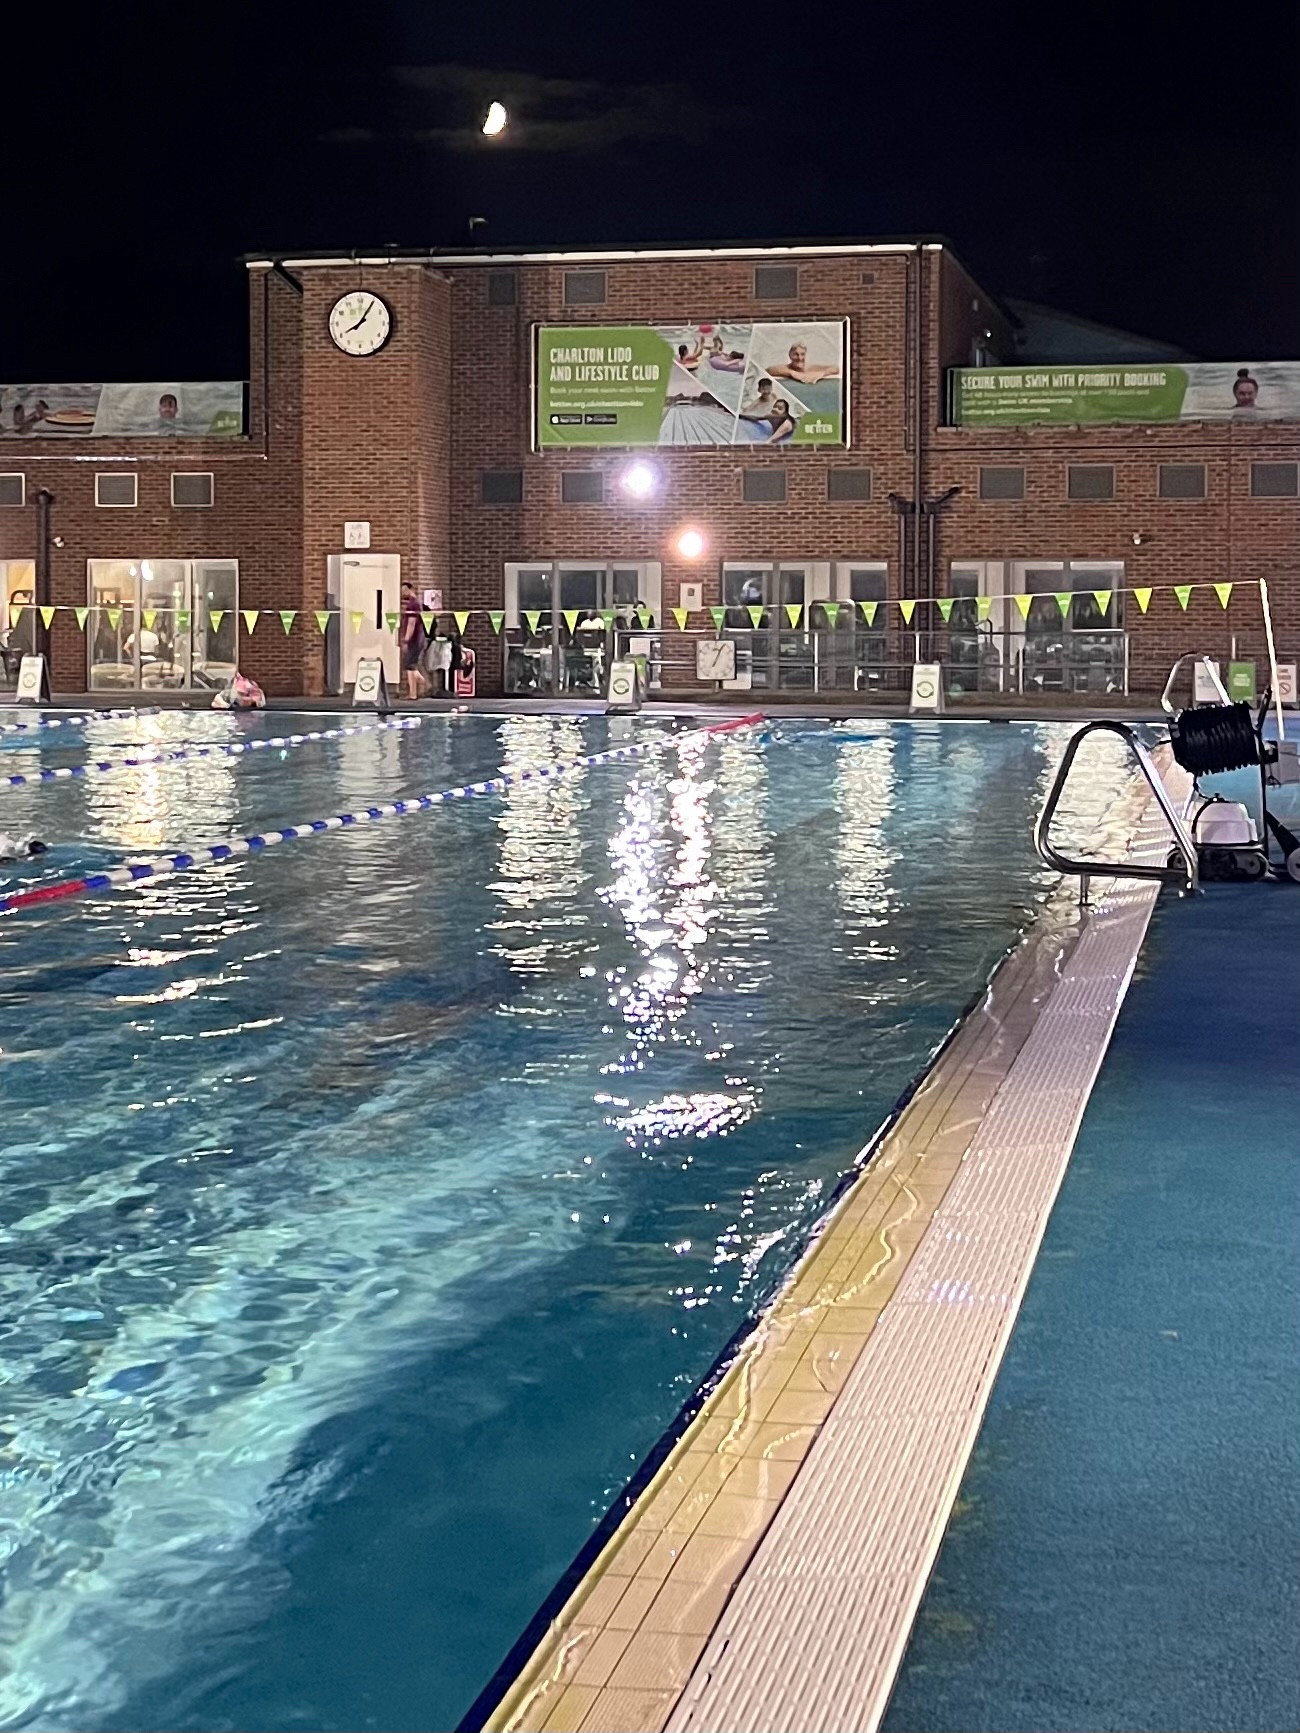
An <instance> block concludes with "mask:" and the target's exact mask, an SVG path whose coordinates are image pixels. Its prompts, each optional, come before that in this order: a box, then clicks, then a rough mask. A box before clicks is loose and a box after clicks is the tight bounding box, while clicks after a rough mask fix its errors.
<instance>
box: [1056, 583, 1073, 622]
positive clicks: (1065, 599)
mask: <svg viewBox="0 0 1300 1733" xmlns="http://www.w3.org/2000/svg"><path fill="white" fill-rule="evenodd" d="M1055 594H1056V605H1057V607H1058V608H1059V609H1060V610H1061V618H1062V619H1064V618H1065V617H1066V615H1067V614H1068V613H1069V611H1070V603H1071V601H1072V600H1073V599H1074V598H1073V596H1072V595H1071V593H1070V591H1069V590H1057V591H1056V592H1055Z"/></svg>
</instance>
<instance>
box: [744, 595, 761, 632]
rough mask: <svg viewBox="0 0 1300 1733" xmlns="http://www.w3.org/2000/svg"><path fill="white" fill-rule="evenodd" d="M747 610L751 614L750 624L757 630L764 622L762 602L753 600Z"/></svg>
mask: <svg viewBox="0 0 1300 1733" xmlns="http://www.w3.org/2000/svg"><path fill="white" fill-rule="evenodd" d="M745 612H746V613H747V614H748V615H749V623H750V625H751V626H753V628H754V630H755V631H757V630H758V628H759V627H760V626H761V625H762V624H763V606H762V603H761V602H751V603H750V604H749V606H748V607H747V608H746V609H745Z"/></svg>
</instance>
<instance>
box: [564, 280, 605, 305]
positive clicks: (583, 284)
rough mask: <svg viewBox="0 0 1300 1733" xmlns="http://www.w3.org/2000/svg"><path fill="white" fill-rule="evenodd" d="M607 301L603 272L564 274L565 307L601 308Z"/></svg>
mask: <svg viewBox="0 0 1300 1733" xmlns="http://www.w3.org/2000/svg"><path fill="white" fill-rule="evenodd" d="M604 299H605V273H604V272H603V271H566V272H565V273H564V305H565V306H566V307H599V306H600V304H601V302H602V301H604Z"/></svg>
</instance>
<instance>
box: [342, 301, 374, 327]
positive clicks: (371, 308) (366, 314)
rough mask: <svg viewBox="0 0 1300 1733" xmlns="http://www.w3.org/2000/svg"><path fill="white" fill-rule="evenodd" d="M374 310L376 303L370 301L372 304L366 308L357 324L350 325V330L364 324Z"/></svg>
mask: <svg viewBox="0 0 1300 1733" xmlns="http://www.w3.org/2000/svg"><path fill="white" fill-rule="evenodd" d="M374 310H375V303H374V302H373V301H372V302H371V303H370V305H369V306H368V307H367V308H366V310H365V312H364V313H363V314H362V315H361V317H360V318H359V319H358V320H357V323H356V325H349V326H348V330H349V331H355V330H356V329H357V327H358V326H361V325H364V324H365V322H366V320H367V319H368V318H369V317H370V315H371V314H372V313H373V312H374Z"/></svg>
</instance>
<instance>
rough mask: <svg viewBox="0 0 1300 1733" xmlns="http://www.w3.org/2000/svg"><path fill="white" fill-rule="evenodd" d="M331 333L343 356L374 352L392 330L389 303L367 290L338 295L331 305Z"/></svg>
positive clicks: (377, 350) (373, 353)
mask: <svg viewBox="0 0 1300 1733" xmlns="http://www.w3.org/2000/svg"><path fill="white" fill-rule="evenodd" d="M329 326H330V336H331V337H332V338H333V339H334V344H335V347H336V348H339V349H341V350H342V351H343V353H344V354H345V355H376V354H378V352H379V351H380V350H381V349H382V348H383V346H384V344H385V343H387V341H388V339H389V337H391V336H392V332H393V315H392V312H391V311H390V309H389V306H388V303H387V302H386V301H384V300H382V299H381V298H380V297H379V296H378V295H374V294H372V293H371V292H370V290H369V289H353V290H351V291H350V292H349V293H348V294H346V295H340V296H339V298H338V300H337V301H336V302H335V303H334V305H333V306H332V307H331V308H330V318H329Z"/></svg>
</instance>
